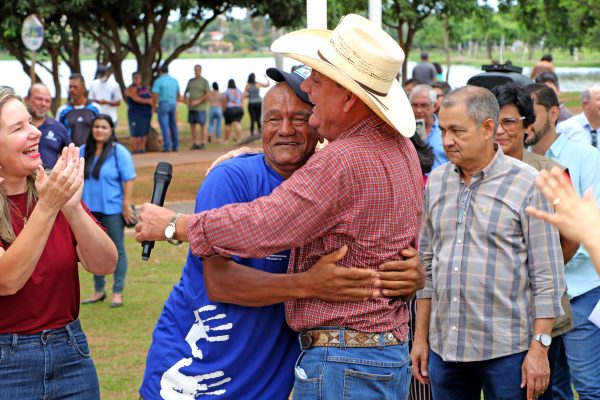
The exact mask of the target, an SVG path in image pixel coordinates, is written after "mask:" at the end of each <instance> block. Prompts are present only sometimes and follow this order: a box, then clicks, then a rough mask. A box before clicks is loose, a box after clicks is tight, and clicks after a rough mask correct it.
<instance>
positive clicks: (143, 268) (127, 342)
mask: <svg viewBox="0 0 600 400" xmlns="http://www.w3.org/2000/svg"><path fill="white" fill-rule="evenodd" d="M125 245H126V250H127V254H128V257H129V269H128V271H127V284H126V287H125V291H124V302H125V305H124V306H123V307H121V308H115V309H112V308H110V307H109V306H108V304H109V302H110V289H111V288H112V277H108V278H107V292H108V293H109V296H108V298H107V301H106V302H104V303H98V304H90V305H84V306H81V313H80V319H81V322H82V324H83V327H84V330H85V332H86V334H87V337H88V340H89V342H90V347H91V351H92V356H93V358H94V361H95V363H96V367H97V369H98V375H99V377H100V387H101V393H102V395H101V398H102V399H109V400H113V399H114V400H118V399H129V400H130V399H137V398H138V394H137V390H138V389H139V385H140V383H141V380H142V375H143V372H144V365H145V361H146V352H147V350H148V346H149V345H150V340H151V336H152V331H153V329H154V325H155V324H156V320H157V318H158V316H159V314H160V311H161V310H162V306H163V303H164V301H165V300H166V299H167V296H168V295H169V292H170V291H171V288H172V287H173V284H175V283H176V282H177V281H179V278H180V276H181V270H182V267H183V264H184V262H185V258H186V256H187V249H188V247H187V246H185V245H182V246H172V245H170V244H168V243H166V242H161V243H157V244H156V246H155V247H154V250H153V251H152V255H151V257H150V261H148V262H144V261H142V260H141V256H140V254H141V247H140V244H139V243H137V242H136V241H135V240H133V237H131V236H129V235H128V236H127V237H126V239H125ZM80 282H81V296H82V298H86V297H88V296H89V295H90V294H91V293H92V292H93V290H94V289H93V282H92V276H91V275H90V274H89V273H87V272H85V271H84V270H83V269H82V270H81V273H80Z"/></svg>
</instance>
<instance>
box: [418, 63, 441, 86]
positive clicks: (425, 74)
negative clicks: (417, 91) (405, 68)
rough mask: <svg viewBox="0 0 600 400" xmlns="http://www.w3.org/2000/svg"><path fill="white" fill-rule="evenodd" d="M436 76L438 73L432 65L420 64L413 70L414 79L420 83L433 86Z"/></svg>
mask: <svg viewBox="0 0 600 400" xmlns="http://www.w3.org/2000/svg"><path fill="white" fill-rule="evenodd" d="M436 76H437V72H436V70H435V67H434V66H433V64H432V63H429V62H420V63H418V64H417V65H415V67H414V68H413V72H412V77H413V78H415V79H416V80H417V81H419V83H423V84H426V85H431V84H432V83H433V82H434V80H435V77H436Z"/></svg>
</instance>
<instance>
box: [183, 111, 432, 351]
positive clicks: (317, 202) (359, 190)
mask: <svg viewBox="0 0 600 400" xmlns="http://www.w3.org/2000/svg"><path fill="white" fill-rule="evenodd" d="M422 190H423V178H422V175H421V168H420V165H419V161H418V157H417V153H416V151H415V149H414V147H413V145H412V143H411V142H410V140H409V139H407V138H404V137H402V136H400V135H399V134H398V133H397V132H395V131H394V130H393V129H392V128H390V127H389V126H388V125H386V124H385V123H384V122H383V121H382V120H381V119H380V118H379V117H377V116H371V117H369V118H367V119H365V120H363V121H361V122H360V123H358V124H356V125H355V126H354V127H352V128H351V129H349V130H347V131H346V132H344V133H342V134H341V135H340V137H339V138H338V139H336V140H335V141H333V142H331V143H330V144H329V145H327V146H326V147H325V148H324V149H323V150H321V151H318V152H317V153H315V155H313V156H312V157H311V159H310V160H309V162H308V163H307V164H306V165H305V166H303V167H302V168H300V169H299V170H297V171H296V172H294V174H293V175H292V176H291V177H290V178H289V179H287V180H286V181H285V182H284V183H282V184H281V185H280V186H279V187H278V188H276V189H275V190H274V191H273V192H272V193H271V195H269V196H266V197H261V198H259V199H257V200H255V201H253V202H250V203H244V204H233V205H228V206H225V207H222V208H219V209H216V210H211V211H207V212H204V213H201V214H197V215H195V216H194V217H193V218H192V219H190V221H189V224H188V237H189V241H190V249H191V250H192V253H193V254H195V255H199V256H208V255H214V254H231V255H238V256H241V257H265V256H267V255H269V254H273V253H276V252H278V251H281V250H284V249H288V248H292V249H293V250H292V255H291V258H290V263H289V268H288V272H290V273H295V272H303V271H307V270H308V269H310V268H311V267H312V266H313V265H314V264H315V263H316V262H317V261H318V260H319V258H320V257H321V256H323V255H326V254H329V253H331V252H333V251H335V250H337V249H339V248H340V247H341V246H342V245H344V244H347V245H348V253H347V254H346V256H345V257H344V258H343V259H342V260H341V261H340V262H339V263H338V265H339V266H340V267H357V268H370V269H377V266H378V265H379V264H381V263H383V262H385V261H387V260H398V259H401V257H402V256H401V255H400V251H401V250H402V249H404V248H406V247H407V246H409V245H410V246H415V245H416V240H417V234H418V231H419V226H420V223H421V221H420V219H421V212H422V202H423V199H422ZM286 313H287V319H288V323H289V325H290V326H291V327H292V328H293V329H295V330H297V331H303V330H307V329H311V328H315V327H319V326H344V327H347V328H352V329H356V330H361V331H365V332H385V331H391V332H393V333H394V335H395V336H396V337H397V338H398V339H400V340H406V338H407V332H408V328H407V321H408V311H407V307H406V304H405V303H403V302H402V301H400V300H399V299H396V298H385V297H379V298H376V299H371V300H367V301H364V302H354V303H349V302H348V303H340V302H336V303H330V302H326V301H321V300H317V299H301V300H293V301H289V302H287V303H286Z"/></svg>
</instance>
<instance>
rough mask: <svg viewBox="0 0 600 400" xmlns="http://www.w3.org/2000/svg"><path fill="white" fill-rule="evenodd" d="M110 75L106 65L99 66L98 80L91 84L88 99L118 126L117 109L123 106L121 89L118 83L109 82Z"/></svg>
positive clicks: (97, 71)
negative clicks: (97, 105) (98, 106)
mask: <svg viewBox="0 0 600 400" xmlns="http://www.w3.org/2000/svg"><path fill="white" fill-rule="evenodd" d="M109 77H110V73H109V71H108V68H107V67H106V65H103V64H98V69H97V70H96V79H94V80H93V81H92V83H91V84H90V90H89V92H88V98H89V99H90V101H92V102H96V103H97V104H99V105H100V110H99V111H100V113H102V114H106V115H108V116H110V117H111V118H112V120H113V122H114V123H115V126H117V120H118V117H119V115H118V114H117V107H119V105H120V104H121V99H122V96H121V89H120V88H119V86H117V84H116V83H113V82H109V81H108V78H109Z"/></svg>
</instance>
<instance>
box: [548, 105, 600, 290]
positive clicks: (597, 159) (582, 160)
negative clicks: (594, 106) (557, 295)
mask: <svg viewBox="0 0 600 400" xmlns="http://www.w3.org/2000/svg"><path fill="white" fill-rule="evenodd" d="M573 118H577V116H575V117H573ZM573 118H571V119H573ZM546 157H548V158H550V159H552V160H554V161H557V162H558V163H560V164H562V165H564V166H565V167H567V168H568V169H569V176H570V177H571V182H572V183H573V187H574V188H575V190H576V191H577V193H578V194H579V195H580V196H581V195H583V193H585V191H586V190H587V189H588V188H589V187H590V186H592V187H593V190H594V198H595V199H596V202H600V152H599V151H598V150H595V149H594V148H593V147H592V146H589V145H587V144H581V143H576V142H574V141H572V140H570V139H568V138H567V136H566V135H559V136H558V139H556V141H555V142H554V143H553V144H552V146H550V148H549V149H548V151H547V152H546ZM565 268H566V272H565V277H566V279H567V294H568V295H569V297H570V298H573V297H577V296H579V295H582V294H584V293H587V292H589V291H590V290H592V289H595V288H597V287H598V286H600V276H599V275H598V273H597V272H596V270H595V268H594V265H593V264H592V261H591V259H590V255H589V254H588V252H587V251H586V250H585V249H584V248H583V246H580V247H579V250H577V253H575V255H574V256H573V258H572V259H571V261H569V262H568V263H567V265H566V266H565Z"/></svg>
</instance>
